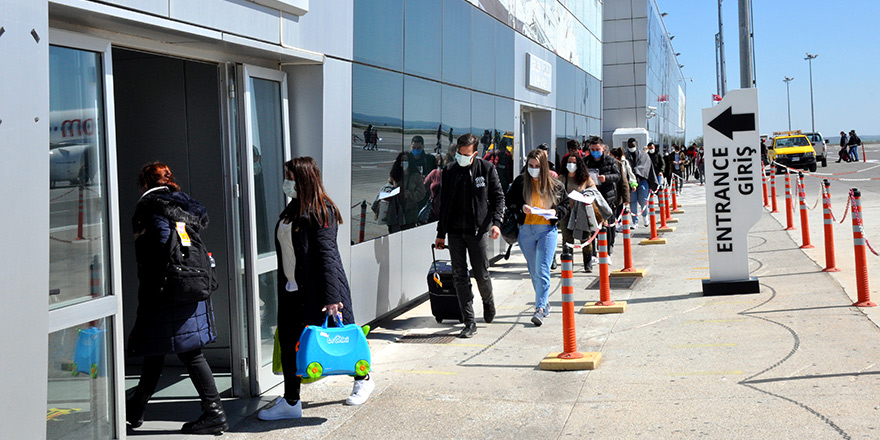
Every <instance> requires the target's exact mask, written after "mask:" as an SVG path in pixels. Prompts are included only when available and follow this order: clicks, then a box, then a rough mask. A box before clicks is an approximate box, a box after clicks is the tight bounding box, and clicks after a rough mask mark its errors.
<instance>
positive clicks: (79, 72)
mask: <svg viewBox="0 0 880 440" xmlns="http://www.w3.org/2000/svg"><path fill="white" fill-rule="evenodd" d="M103 90H104V84H103V69H102V65H101V54H98V53H94V52H87V51H83V50H77V49H69V48H65V47H57V46H51V47H50V48H49V292H48V301H49V308H50V309H54V308H58V307H61V306H64V305H69V304H75V303H78V302H82V301H87V300H89V299H90V298H97V297H102V296H105V295H108V294H110V284H109V274H110V271H109V261H110V257H109V251H108V249H109V228H108V220H109V219H108V210H107V185H106V169H105V163H106V150H105V149H106V139H105V136H106V135H105V133H104V122H105V121H104V105H103V103H104V93H103Z"/></svg>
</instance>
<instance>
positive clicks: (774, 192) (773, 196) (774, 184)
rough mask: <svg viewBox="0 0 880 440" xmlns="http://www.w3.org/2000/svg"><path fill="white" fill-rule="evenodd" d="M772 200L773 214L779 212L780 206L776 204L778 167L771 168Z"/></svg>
mask: <svg viewBox="0 0 880 440" xmlns="http://www.w3.org/2000/svg"><path fill="white" fill-rule="evenodd" d="M770 202H771V206H772V208H771V209H770V213H771V214H775V213H777V212H779V208H778V207H777V206H776V167H775V166H774V167H771V168H770Z"/></svg>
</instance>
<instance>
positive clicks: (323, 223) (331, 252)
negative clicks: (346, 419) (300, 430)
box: [257, 157, 375, 420]
mask: <svg viewBox="0 0 880 440" xmlns="http://www.w3.org/2000/svg"><path fill="white" fill-rule="evenodd" d="M282 188H283V190H284V193H285V194H286V195H287V196H288V197H290V198H291V201H290V203H288V204H287V207H286V208H284V211H282V212H281V216H280V219H279V220H278V223H277V224H276V225H275V249H276V250H277V255H278V269H279V276H278V342H279V345H280V346H281V367H282V370H283V372H284V395H283V396H281V397H279V398H278V399H276V400H275V402H273V405H271V406H269V407H267V408H266V409H263V410H261V411H260V412H259V413H258V414H257V417H258V418H259V419H260V420H281V419H298V418H300V417H302V401H301V400H300V386H301V384H302V378H301V377H299V376H297V375H296V369H297V365H296V345H297V342H299V338H300V336H301V335H302V332H303V330H305V328H306V326H307V325H321V324H323V323H324V320H325V319H326V317H327V316H328V315H329V316H331V317H336V316H337V313H341V314H342V323H340V324H353V323H354V313H353V311H352V307H351V290H350V289H349V286H348V279H347V278H346V276H345V271H344V269H343V267H342V259H341V258H340V257H339V248H338V246H337V244H336V238H337V232H338V228H339V225H340V224H341V223H342V214H341V213H340V212H339V208H337V207H336V204H335V203H333V200H331V199H330V197H329V196H327V193H326V191H325V190H324V184H323V183H322V182H321V171H320V169H319V168H318V164H317V163H316V162H315V160H314V159H312V158H311V157H298V158H295V159H293V160H289V161H287V162H285V163H284V183H283V186H282ZM374 388H375V383H374V382H373V380H372V379H370V376H369V375H367V376H355V378H354V389H353V390H352V393H351V396H349V397H348V399H347V400H346V401H345V403H346V404H347V405H360V404H362V403H364V402H366V400H367V398H369V397H370V393H372V392H373V389H374Z"/></svg>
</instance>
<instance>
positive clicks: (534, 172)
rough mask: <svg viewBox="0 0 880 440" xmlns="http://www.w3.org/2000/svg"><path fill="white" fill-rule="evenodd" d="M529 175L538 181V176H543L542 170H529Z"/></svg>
mask: <svg viewBox="0 0 880 440" xmlns="http://www.w3.org/2000/svg"><path fill="white" fill-rule="evenodd" d="M529 175H530V176H532V179H537V178H538V176H540V175H541V169H540V168H529Z"/></svg>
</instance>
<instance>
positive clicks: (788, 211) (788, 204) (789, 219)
mask: <svg viewBox="0 0 880 440" xmlns="http://www.w3.org/2000/svg"><path fill="white" fill-rule="evenodd" d="M795 229H797V228H795V227H794V204H793V202H792V200H791V172H790V171H789V170H788V169H787V168H786V169H785V230H786V231H793V230H795Z"/></svg>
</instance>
